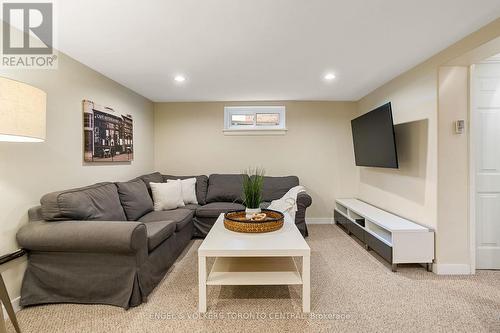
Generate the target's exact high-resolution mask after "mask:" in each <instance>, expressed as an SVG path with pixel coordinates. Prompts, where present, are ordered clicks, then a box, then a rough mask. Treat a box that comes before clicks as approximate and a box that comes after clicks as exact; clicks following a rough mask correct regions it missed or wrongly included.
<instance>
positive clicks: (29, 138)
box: [0, 77, 47, 333]
mask: <svg viewBox="0 0 500 333" xmlns="http://www.w3.org/2000/svg"><path fill="white" fill-rule="evenodd" d="M46 105H47V94H46V93H45V92H44V91H42V90H40V89H38V88H35V87H33V86H30V85H28V84H26V83H22V82H19V81H15V80H11V79H7V78H2V77H0V144H2V142H27V143H33V142H43V141H45V118H46V108H47V107H46ZM0 255H1V254H0ZM23 255H24V251H23V250H17V251H16V252H13V253H10V254H6V255H4V256H0V259H1V260H0V297H1V302H0V304H2V303H3V305H4V307H5V309H6V310H7V313H8V315H9V317H10V320H11V322H12V324H13V325H14V328H15V329H16V331H17V332H20V329H19V325H18V323H17V319H16V316H15V313H14V310H13V308H12V304H11V301H10V297H9V295H8V293H7V289H6V288H5V284H4V281H3V278H2V275H1V272H2V271H3V268H4V269H7V268H8V265H5V264H7V263H8V262H11V261H12V260H15V259H17V258H19V257H22V256H23ZM4 265H5V266H4ZM2 266H3V267H2ZM5 331H6V329H5V322H4V318H3V311H2V309H0V333H2V332H5Z"/></svg>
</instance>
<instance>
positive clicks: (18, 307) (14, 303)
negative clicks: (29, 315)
mask: <svg viewBox="0 0 500 333" xmlns="http://www.w3.org/2000/svg"><path fill="white" fill-rule="evenodd" d="M20 301H21V297H16V298H14V299H13V300H12V301H11V303H12V308H13V309H14V312H18V311H19V310H21V309H22V307H21V305H20V304H19V302H20ZM2 311H3V317H4V318H5V319H7V318H9V315H8V314H7V311H5V307H4V306H3V305H2Z"/></svg>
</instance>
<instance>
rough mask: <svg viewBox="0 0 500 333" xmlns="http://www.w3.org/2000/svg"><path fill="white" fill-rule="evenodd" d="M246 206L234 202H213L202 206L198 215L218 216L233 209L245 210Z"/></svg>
mask: <svg viewBox="0 0 500 333" xmlns="http://www.w3.org/2000/svg"><path fill="white" fill-rule="evenodd" d="M243 209H245V206H243V205H241V204H239V203H233V202H212V203H209V204H206V205H205V206H201V207H200V208H198V209H197V210H196V216H198V217H218V216H219V215H220V214H221V213H226V212H229V211H231V210H243Z"/></svg>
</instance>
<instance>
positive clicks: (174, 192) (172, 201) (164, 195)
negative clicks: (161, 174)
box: [149, 180, 184, 211]
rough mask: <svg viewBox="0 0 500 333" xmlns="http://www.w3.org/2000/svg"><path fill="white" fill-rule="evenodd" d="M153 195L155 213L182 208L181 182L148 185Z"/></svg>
mask: <svg viewBox="0 0 500 333" xmlns="http://www.w3.org/2000/svg"><path fill="white" fill-rule="evenodd" d="M149 184H150V185H151V192H152V193H153V202H154V209H155V211H159V210H168V209H175V208H177V207H184V201H183V200H182V185H181V181H180V180H177V181H174V182H169V183H149Z"/></svg>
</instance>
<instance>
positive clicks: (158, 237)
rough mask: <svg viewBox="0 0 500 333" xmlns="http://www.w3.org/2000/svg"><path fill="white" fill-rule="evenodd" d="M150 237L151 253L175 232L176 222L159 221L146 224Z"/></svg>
mask: <svg viewBox="0 0 500 333" xmlns="http://www.w3.org/2000/svg"><path fill="white" fill-rule="evenodd" d="M144 225H145V226H146V232H147V236H148V250H149V251H150V252H151V251H153V250H154V249H155V248H157V247H158V245H160V244H161V243H162V242H163V241H164V240H166V239H167V238H168V237H170V236H171V235H172V234H173V233H174V231H175V225H176V223H175V222H174V221H157V222H147V223H144Z"/></svg>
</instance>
